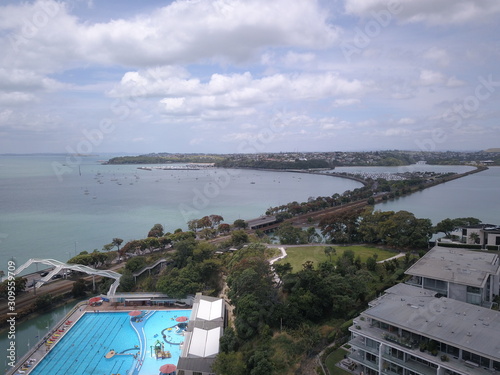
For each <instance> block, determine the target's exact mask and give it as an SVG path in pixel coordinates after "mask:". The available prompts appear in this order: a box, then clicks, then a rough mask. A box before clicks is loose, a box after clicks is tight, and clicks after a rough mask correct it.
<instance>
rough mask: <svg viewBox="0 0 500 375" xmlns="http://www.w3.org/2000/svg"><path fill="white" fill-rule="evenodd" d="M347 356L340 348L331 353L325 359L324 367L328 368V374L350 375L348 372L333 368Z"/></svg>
mask: <svg viewBox="0 0 500 375" xmlns="http://www.w3.org/2000/svg"><path fill="white" fill-rule="evenodd" d="M345 354H348V352H347V351H346V350H344V349H342V348H339V349H337V350H335V351H334V352H331V353H330V355H329V356H328V357H326V360H325V366H326V367H327V368H328V371H329V372H330V374H333V375H344V374H345V375H347V374H349V375H350V374H351V373H350V372H347V371H345V370H342V369H341V368H339V367H337V366H335V364H336V363H338V362H340V361H341V360H342V359H343V358H344V355H345Z"/></svg>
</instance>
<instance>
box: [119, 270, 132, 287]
mask: <svg viewBox="0 0 500 375" xmlns="http://www.w3.org/2000/svg"><path fill="white" fill-rule="evenodd" d="M134 287H135V280H134V276H133V275H132V272H131V271H129V270H127V269H125V270H124V271H123V273H122V277H121V278H120V285H119V286H118V289H119V290H120V291H121V292H131V291H132V290H133V289H134Z"/></svg>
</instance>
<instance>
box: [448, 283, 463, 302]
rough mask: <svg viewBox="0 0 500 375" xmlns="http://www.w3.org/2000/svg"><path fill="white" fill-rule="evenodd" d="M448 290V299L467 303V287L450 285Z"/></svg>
mask: <svg viewBox="0 0 500 375" xmlns="http://www.w3.org/2000/svg"><path fill="white" fill-rule="evenodd" d="M448 290H449V292H448V293H449V294H448V298H452V299H455V300H457V301H462V302H467V287H466V286H465V285H460V284H453V283H449V284H448Z"/></svg>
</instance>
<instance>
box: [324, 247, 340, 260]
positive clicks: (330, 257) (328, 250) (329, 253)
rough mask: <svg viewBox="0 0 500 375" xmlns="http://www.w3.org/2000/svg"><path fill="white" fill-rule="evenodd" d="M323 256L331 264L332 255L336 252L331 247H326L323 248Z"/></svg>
mask: <svg viewBox="0 0 500 375" xmlns="http://www.w3.org/2000/svg"><path fill="white" fill-rule="evenodd" d="M325 254H326V255H327V256H328V258H329V259H330V262H331V261H332V254H333V255H336V254H337V250H336V249H335V248H334V247H333V246H327V247H325Z"/></svg>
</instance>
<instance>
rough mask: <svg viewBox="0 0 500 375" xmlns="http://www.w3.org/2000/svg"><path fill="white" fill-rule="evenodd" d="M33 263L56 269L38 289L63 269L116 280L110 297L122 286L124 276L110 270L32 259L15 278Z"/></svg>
mask: <svg viewBox="0 0 500 375" xmlns="http://www.w3.org/2000/svg"><path fill="white" fill-rule="evenodd" d="M33 263H42V264H46V265H48V266H52V267H54V268H53V269H52V271H50V272H49V273H48V274H47V275H46V276H44V277H43V278H42V279H40V280H38V282H37V283H36V285H35V287H36V288H39V287H41V286H42V285H43V284H44V283H46V282H47V281H49V280H50V279H51V278H52V276H54V275H57V274H58V273H59V271H61V270H63V269H68V270H72V271H78V272H84V273H86V274H89V275H94V276H103V277H109V278H112V279H115V282H114V283H113V284H112V285H111V287H110V288H109V291H108V294H107V295H108V296H113V295H114V294H115V293H116V288H118V285H120V278H121V276H122V275H121V274H119V273H118V272H114V271H109V270H96V269H95V268H92V267H89V266H82V265H81V264H68V263H64V262H61V261H59V260H55V259H37V258H34V259H30V260H28V261H27V262H26V263H24V264H23V265H22V266H20V267H18V268H17V269H16V270H15V271H14V275H15V276H16V275H19V274H20V273H21V272H22V271H24V270H25V269H26V268H28V267H29V266H31V265H32V264H33ZM4 279H5V278H3V279H2V281H3V280H4Z"/></svg>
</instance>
